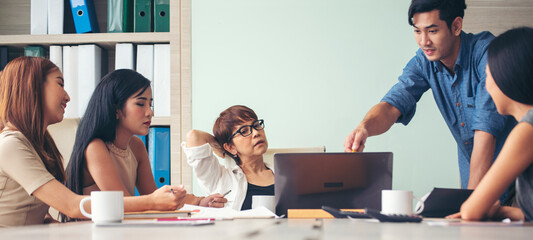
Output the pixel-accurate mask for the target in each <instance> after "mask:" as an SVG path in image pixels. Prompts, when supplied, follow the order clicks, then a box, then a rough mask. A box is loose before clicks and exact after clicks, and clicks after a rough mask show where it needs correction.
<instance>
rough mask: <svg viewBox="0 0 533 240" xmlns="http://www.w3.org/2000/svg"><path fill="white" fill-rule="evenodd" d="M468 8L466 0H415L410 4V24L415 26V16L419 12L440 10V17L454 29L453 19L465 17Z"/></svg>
mask: <svg viewBox="0 0 533 240" xmlns="http://www.w3.org/2000/svg"><path fill="white" fill-rule="evenodd" d="M465 9H466V3H465V0H413V1H411V6H409V19H408V21H409V25H411V26H414V24H413V16H414V15H415V14H417V13H423V12H430V11H433V10H439V18H440V20H442V21H445V22H446V25H448V28H449V29H450V30H451V29H452V23H453V20H455V18H457V17H461V18H462V17H464V15H465Z"/></svg>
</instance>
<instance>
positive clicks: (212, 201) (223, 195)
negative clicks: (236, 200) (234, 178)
mask: <svg viewBox="0 0 533 240" xmlns="http://www.w3.org/2000/svg"><path fill="white" fill-rule="evenodd" d="M230 192H231V189H230V190H229V191H227V192H226V193H224V194H222V197H225V196H226V195H228V193H230ZM214 202H215V199H213V200H211V203H214Z"/></svg>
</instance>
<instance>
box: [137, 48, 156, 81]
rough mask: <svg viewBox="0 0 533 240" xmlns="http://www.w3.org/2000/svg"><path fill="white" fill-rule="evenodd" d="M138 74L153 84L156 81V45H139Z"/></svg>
mask: <svg viewBox="0 0 533 240" xmlns="http://www.w3.org/2000/svg"><path fill="white" fill-rule="evenodd" d="M136 69H137V72H138V73H140V74H142V75H143V76H144V77H145V78H147V79H148V80H150V82H152V91H153V89H154V87H153V80H154V45H137V67H136Z"/></svg>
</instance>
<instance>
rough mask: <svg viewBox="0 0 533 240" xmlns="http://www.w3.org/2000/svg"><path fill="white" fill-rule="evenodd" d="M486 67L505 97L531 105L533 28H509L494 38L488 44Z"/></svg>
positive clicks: (532, 89) (532, 94)
mask: <svg viewBox="0 0 533 240" xmlns="http://www.w3.org/2000/svg"><path fill="white" fill-rule="evenodd" d="M488 65H489V68H490V72H491V74H492V77H493V78H494V82H495V83H496V85H498V88H500V90H501V91H502V92H503V93H504V94H505V95H506V96H507V97H509V98H511V99H513V100H515V101H517V102H520V103H524V104H529V105H531V104H533V28H530V27H520V28H515V29H511V30H509V31H507V32H505V33H502V34H501V35H500V36H498V37H497V38H495V39H494V41H492V43H491V44H490V45H489V50H488Z"/></svg>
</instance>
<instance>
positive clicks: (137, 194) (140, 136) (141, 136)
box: [135, 135, 148, 196]
mask: <svg viewBox="0 0 533 240" xmlns="http://www.w3.org/2000/svg"><path fill="white" fill-rule="evenodd" d="M135 136H137V137H139V138H140V139H141V140H143V143H144V147H146V148H148V146H147V145H146V136H143V135H135ZM139 195H140V194H139V191H138V190H137V187H135V196H139Z"/></svg>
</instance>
